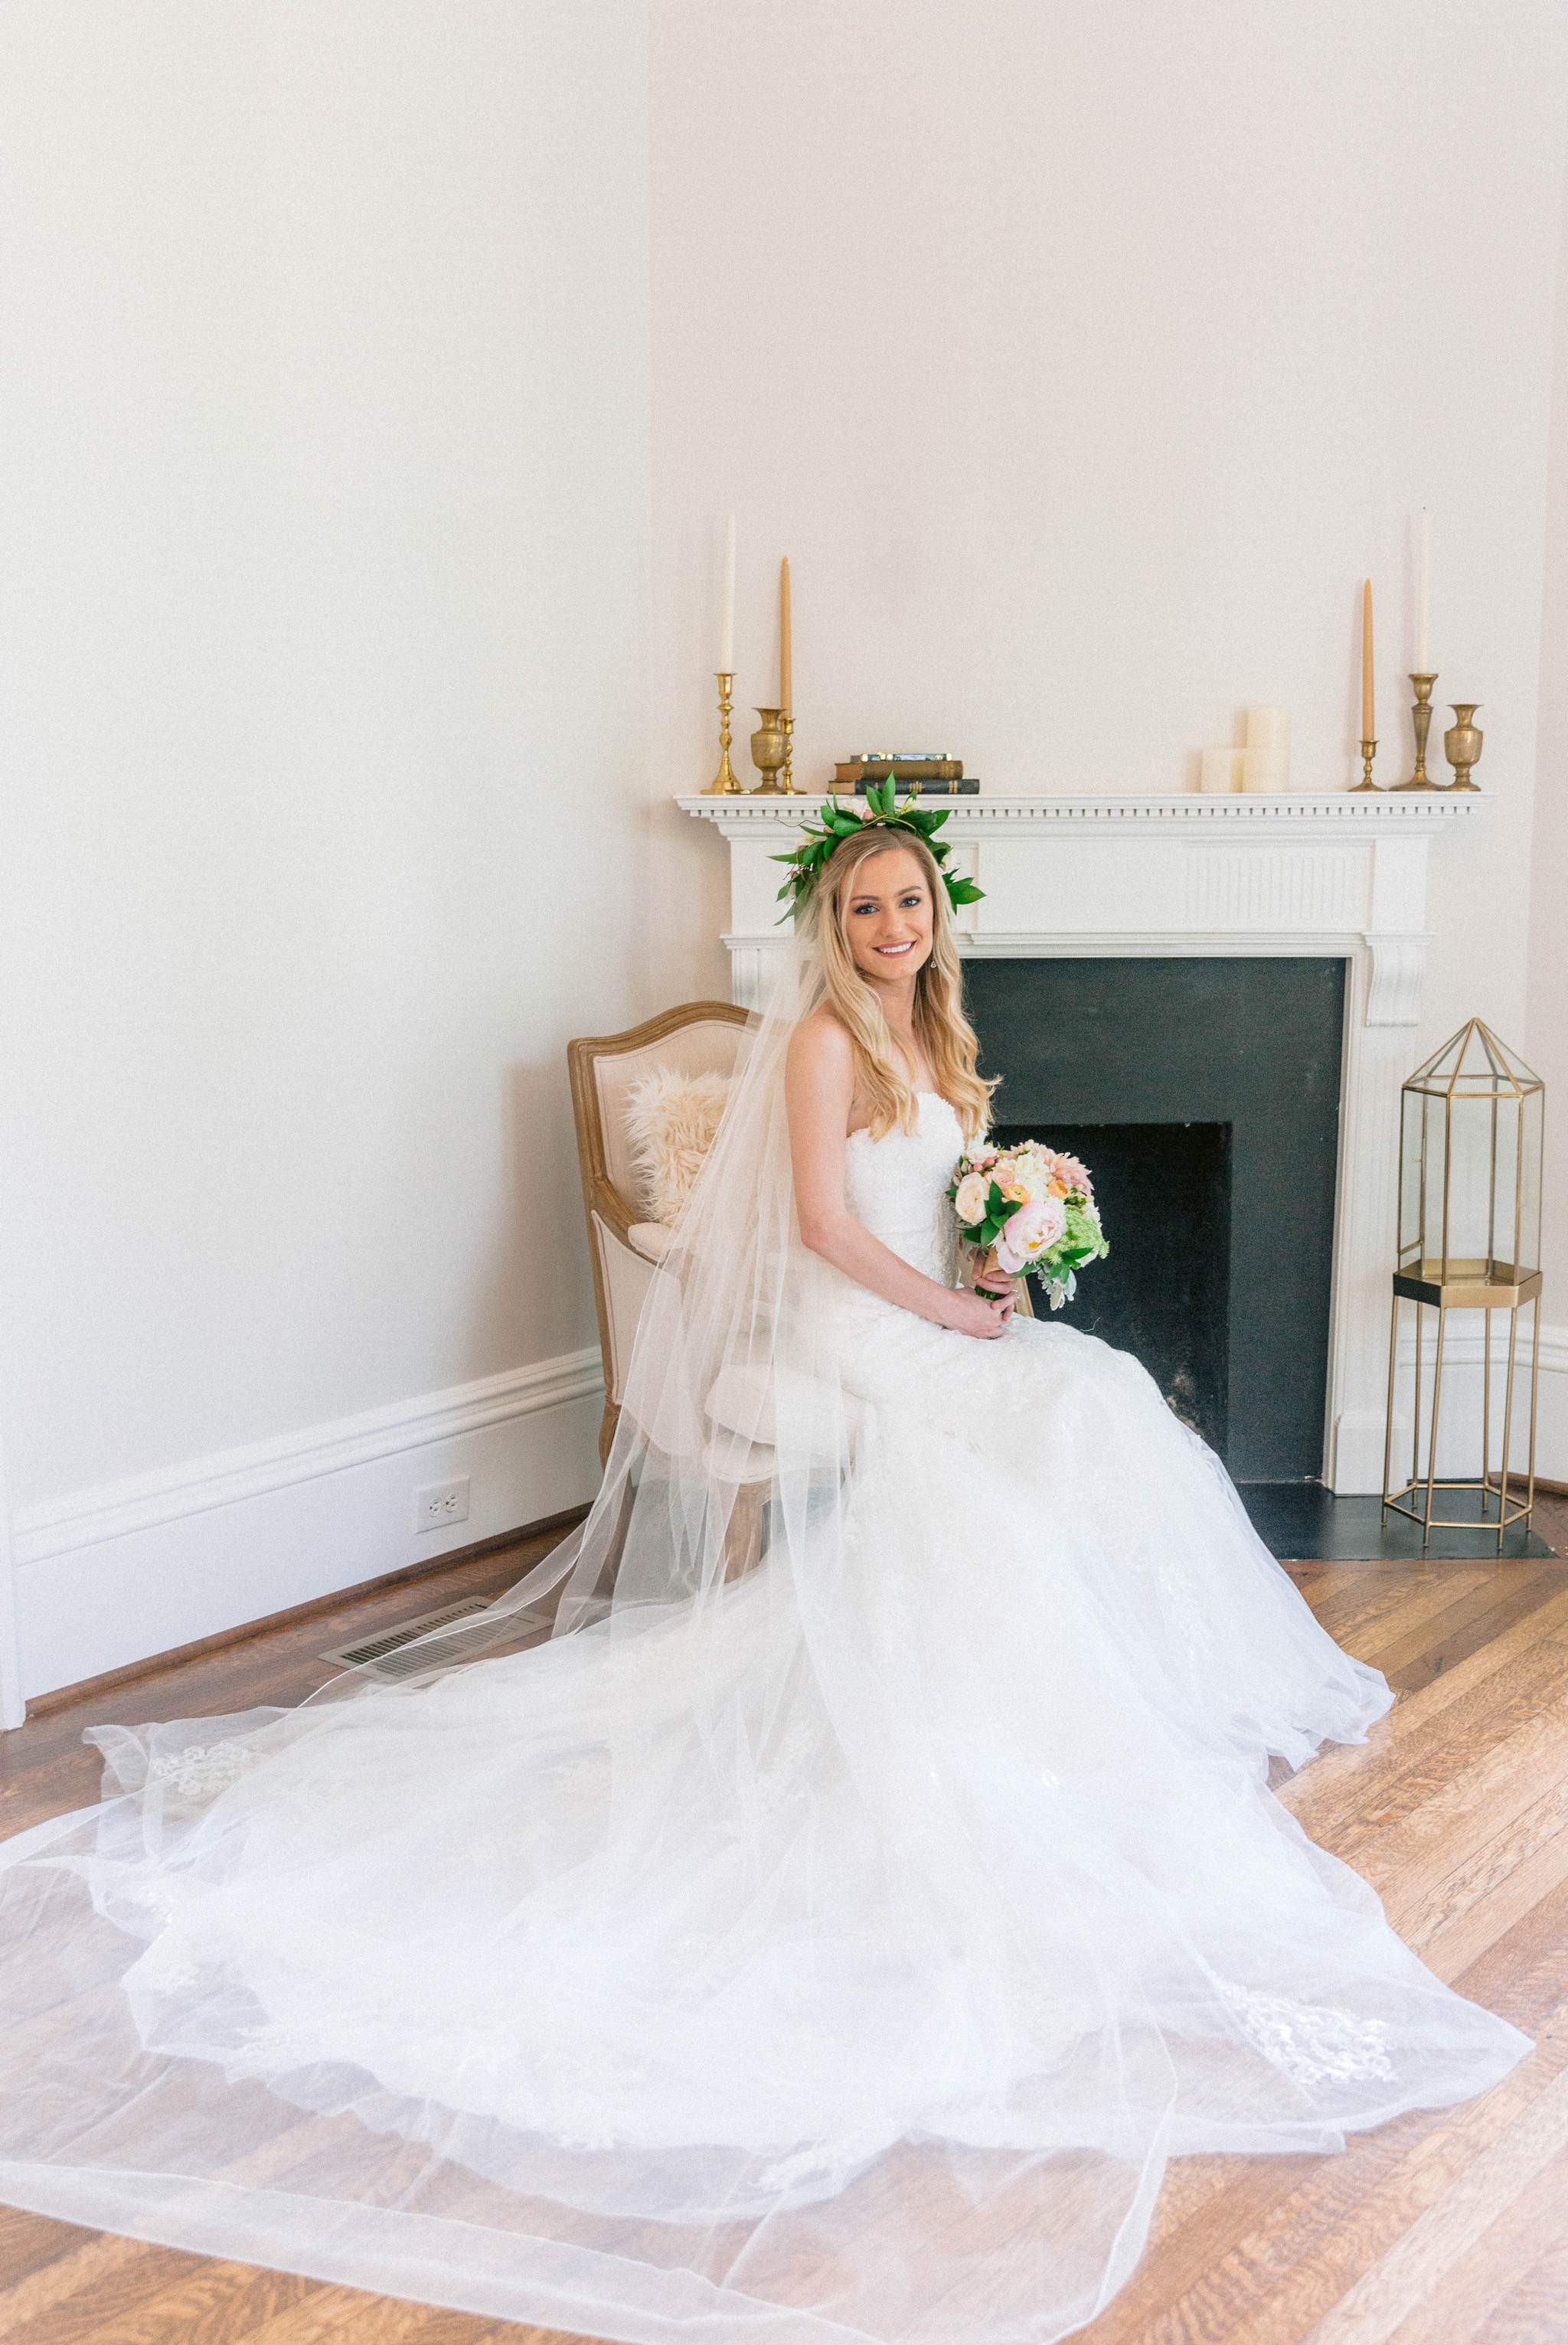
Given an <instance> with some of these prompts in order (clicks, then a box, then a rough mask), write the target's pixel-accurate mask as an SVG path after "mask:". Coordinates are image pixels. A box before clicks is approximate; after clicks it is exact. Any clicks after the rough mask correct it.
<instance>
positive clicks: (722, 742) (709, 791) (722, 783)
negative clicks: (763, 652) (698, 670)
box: [702, 667, 746, 798]
mask: <svg viewBox="0 0 1568 2345" xmlns="http://www.w3.org/2000/svg"><path fill="white" fill-rule="evenodd" d="M714 674H715V675H717V677H718V773H717V774H715V776H714V777H713V779H712V781H710V782H709V784H708V787H707V788H706V789H705V790H704V791H703V792H702V796H703V797H705V798H733V797H744V796H745V794H746V785H745V783H744V782H743V781H742V780H741V778H740V777H739V775H738V773H737V772H736V770H735V768H734V766H732V765H731V764H730V762H729V695H730V690H731V687H732V686H733V685H734V683H735V670H734V669H733V668H732V667H721V668H716V669H715V671H714Z"/></svg>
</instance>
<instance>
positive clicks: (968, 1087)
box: [800, 825, 1001, 1141]
mask: <svg viewBox="0 0 1568 2345" xmlns="http://www.w3.org/2000/svg"><path fill="white" fill-rule="evenodd" d="M899 849H902V850H903V851H904V852H905V853H907V854H910V855H912V856H913V857H914V859H915V861H916V862H917V863H918V864H919V865H920V868H921V872H922V874H923V875H924V878H925V884H926V890H927V893H928V894H929V895H930V898H931V907H932V938H931V955H930V958H929V959H928V960H927V961H926V963H925V965H924V967H923V968H922V969H920V970H919V971H918V972H917V973H916V977H915V1000H914V1030H915V1032H916V1034H917V1035H918V1036H919V1038H920V1043H921V1049H922V1050H923V1051H924V1052H925V1056H926V1061H927V1063H928V1065H929V1066H930V1068H931V1071H932V1074H933V1075H934V1076H935V1078H936V1083H937V1089H938V1090H939V1091H941V1093H942V1097H943V1098H944V1099H945V1100H947V1101H949V1102H950V1103H951V1104H952V1107H953V1108H954V1109H955V1110H956V1111H957V1113H958V1120H959V1122H961V1123H962V1126H963V1130H964V1134H965V1137H966V1138H967V1139H968V1140H970V1141H975V1140H978V1139H979V1138H980V1136H981V1134H982V1133H983V1132H984V1130H985V1128H986V1125H987V1123H988V1122H989V1121H990V1116H991V1094H992V1092H993V1091H994V1089H995V1088H996V1082H997V1081H1000V1080H1001V1078H1000V1076H999V1077H997V1078H996V1079H995V1081H992V1082H987V1081H985V1079H984V1078H983V1076H982V1075H979V1074H977V1073H976V1072H975V1061H976V1060H977V1059H978V1058H979V1055H980V1042H979V1039H978V1037H977V1036H976V1034H975V1031H974V1029H973V1027H972V1025H971V1024H970V1022H969V1020H968V1019H967V1018H966V1017H965V1016H964V1014H963V964H962V961H961V960H960V959H959V954H958V942H957V939H956V938H955V936H954V934H953V926H952V906H951V905H950V904H949V902H948V899H947V889H946V888H944V887H943V886H942V874H941V873H940V871H939V870H938V869H937V867H936V859H935V858H934V857H933V855H932V851H931V849H930V848H929V847H927V845H926V844H925V841H924V840H923V839H922V838H920V837H917V836H916V834H915V833H914V832H913V831H911V830H890V829H886V828H884V827H881V825H877V826H875V827H868V828H867V829H865V830H863V831H861V832H860V834H859V835H858V836H857V837H853V838H847V839H846V840H845V841H844V843H843V845H842V846H841V847H840V848H838V849H837V850H836V851H835V853H834V854H833V855H831V856H830V858H829V859H828V861H827V862H826V863H825V864H824V865H823V867H822V869H821V871H820V874H819V876H818V879H817V885H816V887H815V888H813V890H812V892H811V896H810V899H809V903H808V904H807V906H806V909H805V913H804V917H803V918H802V919H801V922H800V929H801V933H802V935H803V937H804V938H805V939H806V940H807V941H808V942H809V944H812V945H814V947H815V949H816V951H817V955H818V958H819V962H820V969H821V973H822V987H823V992H824V995H825V998H826V1000H827V1002H828V1005H829V1007H830V1009H831V1010H832V1011H833V1014H834V1016H835V1017H836V1018H837V1019H838V1020H839V1023H840V1026H842V1027H843V1029H844V1031H845V1032H846V1033H847V1034H848V1036H849V1038H850V1042H851V1043H852V1044H853V1046H854V1052H855V1095H856V1097H857V1098H858V1099H862V1100H864V1101H865V1102H866V1105H867V1107H868V1108H869V1110H870V1129H871V1137H872V1139H873V1140H881V1138H882V1136H883V1134H884V1133H886V1132H891V1131H892V1130H893V1128H894V1126H895V1125H897V1127H898V1128H899V1130H900V1131H901V1132H913V1131H914V1129H915V1125H916V1120H917V1118H918V1116H919V1113H920V1102H919V1100H918V1098H917V1096H916V1093H915V1089H914V1086H913V1084H912V1083H911V1082H910V1081H909V1079H908V1077H907V1076H906V1075H905V1074H904V1073H903V1072H902V1071H901V1059H900V1057H899V1054H898V1052H897V1051H896V1050H895V1049H894V1047H893V1038H892V1035H891V1032H890V1031H889V1030H888V1021H887V1020H886V1018H885V1017H884V1016H883V1015H882V1005H881V1001H880V1000H878V998H877V993H876V989H875V988H874V987H873V986H871V985H868V984H867V982H866V980H865V979H864V978H863V977H862V976H861V975H860V970H859V969H857V968H856V966H855V957H854V954H853V953H852V952H851V951H850V939H849V935H848V932H847V929H846V925H845V919H846V915H845V908H846V905H847V904H848V901H849V898H850V896H851V895H852V894H853V892H854V889H853V881H854V878H855V874H856V872H857V871H859V869H860V866H861V864H862V863H869V862H870V861H871V858H872V857H873V856H875V855H890V854H892V853H894V852H895V851H897V850H899Z"/></svg>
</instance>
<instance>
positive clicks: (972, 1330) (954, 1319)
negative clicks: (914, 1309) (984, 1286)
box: [941, 1287, 1013, 1343]
mask: <svg viewBox="0 0 1568 2345" xmlns="http://www.w3.org/2000/svg"><path fill="white" fill-rule="evenodd" d="M946 1303H947V1308H946V1309H944V1310H943V1312H942V1319H941V1325H942V1326H944V1327H951V1328H952V1331H953V1333H954V1335H977V1336H979V1338H980V1340H981V1341H982V1343H989V1342H991V1341H993V1339H994V1338H995V1337H996V1336H998V1335H1005V1334H1006V1333H1007V1323H1008V1321H1009V1320H1010V1319H1011V1318H1012V1316H1013V1296H1012V1294H1011V1293H1009V1294H982V1293H981V1292H980V1290H979V1289H978V1288H972V1289H971V1288H965V1287H954V1288H953V1289H952V1292H951V1293H950V1294H948V1295H947V1297H946Z"/></svg>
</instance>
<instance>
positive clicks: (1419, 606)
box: [1416, 505, 1432, 675]
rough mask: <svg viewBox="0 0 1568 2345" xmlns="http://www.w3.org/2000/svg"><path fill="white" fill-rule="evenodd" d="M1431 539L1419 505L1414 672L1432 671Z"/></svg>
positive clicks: (1424, 512) (1422, 509)
mask: <svg viewBox="0 0 1568 2345" xmlns="http://www.w3.org/2000/svg"><path fill="white" fill-rule="evenodd" d="M1431 618H1432V540H1431V527H1430V525H1429V523H1428V521H1427V509H1426V507H1425V505H1423V506H1422V507H1421V526H1420V550H1419V552H1418V554H1417V557H1416V674H1417V675H1431V672H1432V646H1431Z"/></svg>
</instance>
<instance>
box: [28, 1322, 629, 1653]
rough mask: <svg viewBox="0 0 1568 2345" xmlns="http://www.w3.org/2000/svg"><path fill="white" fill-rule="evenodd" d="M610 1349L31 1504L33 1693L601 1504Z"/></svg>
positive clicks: (568, 1357) (514, 1371) (543, 1363)
mask: <svg viewBox="0 0 1568 2345" xmlns="http://www.w3.org/2000/svg"><path fill="white" fill-rule="evenodd" d="M603 1399H604V1380H603V1376H602V1375H601V1372H600V1365H599V1354H598V1351H597V1349H596V1348H595V1349H594V1350H591V1351H583V1352H569V1353H566V1354H565V1355H563V1356H562V1357H561V1358H559V1359H555V1360H542V1361H539V1362H537V1363H536V1364H535V1365H533V1366H530V1367H525V1368H514V1369H509V1370H508V1371H507V1372H506V1373H505V1374H504V1375H503V1376H485V1377H482V1378H481V1379H480V1380H479V1381H478V1382H477V1383H474V1384H469V1385H457V1386H453V1387H452V1388H451V1389H450V1390H448V1391H446V1392H438V1393H430V1394H427V1395H425V1396H423V1398H421V1399H417V1400H410V1401H403V1402H398V1403H395V1404H394V1405H393V1406H391V1407H389V1408H381V1409H372V1410H369V1411H368V1412H366V1414H365V1415H363V1416H352V1417H343V1418H340V1419H339V1420H338V1421H337V1422H336V1423H334V1424H331V1425H319V1426H311V1427H308V1428H307V1429H306V1430H305V1431H303V1432H300V1433H291V1434H284V1435H281V1436H279V1437H278V1438H277V1439H275V1440H272V1441H263V1442H257V1443H255V1444H253V1445H252V1446H250V1447H247V1448H244V1449H232V1450H227V1451H224V1452H222V1453H221V1454H220V1455H219V1456H216V1457H202V1458H197V1459H194V1460H193V1461H191V1462H190V1463H189V1464H188V1465H185V1466H178V1467H171V1468H169V1469H168V1470H167V1471H165V1472H162V1473H158V1474H147V1475H140V1476H137V1477H136V1478H135V1479H134V1480H130V1481H125V1482H117V1483H111V1484H107V1485H106V1486H104V1487H102V1488H100V1489H97V1490H86V1491H82V1492H79V1493H77V1494H76V1496H74V1497H67V1498H62V1499H56V1500H51V1501H49V1502H47V1503H46V1504H45V1505H42V1506H36V1507H24V1508H18V1509H17V1511H16V1514H15V1519H14V1523H13V1544H14V1548H15V1588H16V1626H17V1635H18V1642H19V1644H20V1648H21V1667H22V1685H23V1690H24V1693H25V1695H26V1696H28V1697H31V1696H34V1695H36V1694H41V1693H46V1692H49V1691H51V1690H53V1689H54V1688H55V1687H56V1686H62V1685H74V1684H75V1683H76V1681H77V1680H79V1679H82V1678H89V1677H97V1676H98V1675H99V1674H100V1673H101V1672H103V1671H104V1670H117V1669H124V1668H126V1667H127V1666H128V1665H129V1664H130V1663H131V1662H133V1661H139V1660H147V1659H148V1658H149V1657H150V1656H151V1655H153V1654H156V1653H160V1652H167V1651H168V1650H169V1649H170V1648H171V1647H172V1646H176V1645H183V1644H188V1643H191V1642H193V1641H194V1640H195V1639H198V1638H201V1637H211V1636H216V1635H219V1634H220V1633H221V1632H222V1631H223V1630H225V1629H235V1628H239V1627H240V1626H242V1625H243V1624H244V1623H245V1622H246V1621H248V1620H258V1619H265V1618H266V1616H267V1615H268V1614H269V1613H272V1612H280V1611H284V1610H286V1609H288V1608H289V1607H290V1605H295V1604H307V1603H310V1602H311V1601H313V1600H314V1599H317V1598H318V1597H322V1596H330V1595H331V1594H332V1593H333V1592H334V1590H336V1589H340V1588H351V1587H353V1586H355V1585H356V1584H357V1583H358V1582H359V1581H361V1580H363V1579H375V1578H376V1577H378V1576H379V1575H380V1574H381V1573H382V1572H388V1571H398V1570H402V1569H403V1568H405V1567H406V1566H408V1565H409V1564H412V1563H418V1562H423V1561H425V1560H427V1559H431V1558H435V1557H438V1556H440V1555H443V1554H444V1553H446V1552H448V1551H449V1550H450V1549H452V1548H461V1547H468V1546H472V1545H473V1543H474V1542H475V1541H477V1540H480V1539H485V1538H495V1537H497V1536H499V1534H501V1533H502V1532H504V1531H508V1530H512V1529H514V1528H516V1526H517V1525H518V1524H520V1523H526V1522H538V1521H540V1520H542V1519H543V1518H545V1517H546V1516H549V1515H555V1514H561V1513H564V1512H565V1509H566V1508H569V1507H575V1506H580V1505H581V1504H583V1503H584V1501H585V1500H586V1499H588V1498H590V1497H592V1496H593V1493H594V1491H595V1489H596V1487H597V1483H598V1475H599V1460H598V1449H597V1446H596V1436H597V1433H598V1426H599V1415H600V1410H601V1408H602V1406H603ZM463 1474H465V1475H467V1476H468V1477H469V1484H470V1497H469V1516H468V1520H467V1521H466V1522H464V1523H458V1524H454V1525H453V1526H452V1527H451V1528H449V1529H446V1530H443V1531H434V1532H426V1533H423V1534H416V1532H415V1530H414V1527H413V1493H414V1490H415V1488H416V1487H418V1486H419V1485H420V1484H421V1483H424V1482H434V1481H445V1480H449V1479H452V1478H453V1477H456V1476H458V1475H463Z"/></svg>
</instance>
